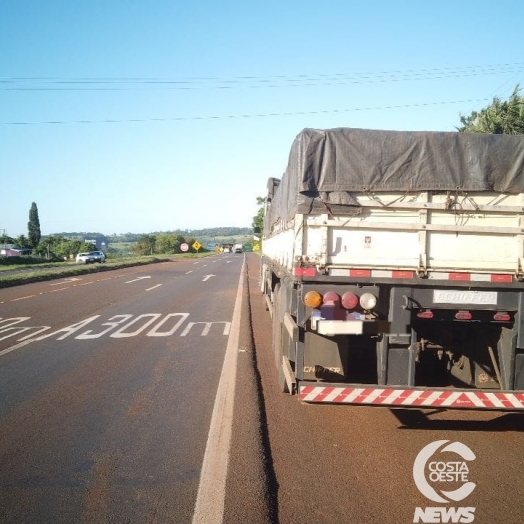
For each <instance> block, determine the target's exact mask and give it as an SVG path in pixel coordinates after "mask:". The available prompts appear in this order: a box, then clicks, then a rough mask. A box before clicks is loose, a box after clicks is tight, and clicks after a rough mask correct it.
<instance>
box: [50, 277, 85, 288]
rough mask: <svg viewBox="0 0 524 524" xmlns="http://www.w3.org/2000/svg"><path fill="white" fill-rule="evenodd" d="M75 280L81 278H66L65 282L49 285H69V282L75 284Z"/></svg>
mask: <svg viewBox="0 0 524 524" xmlns="http://www.w3.org/2000/svg"><path fill="white" fill-rule="evenodd" d="M77 280H82V279H81V278H77V277H71V278H67V279H65V280H61V281H60V282H55V283H53V284H49V285H50V286H59V285H60V284H69V283H70V282H76V281H77Z"/></svg>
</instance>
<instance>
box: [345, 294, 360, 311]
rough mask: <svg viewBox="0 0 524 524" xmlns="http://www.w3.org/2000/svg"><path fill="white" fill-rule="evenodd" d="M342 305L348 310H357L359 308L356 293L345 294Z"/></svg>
mask: <svg viewBox="0 0 524 524" xmlns="http://www.w3.org/2000/svg"><path fill="white" fill-rule="evenodd" d="M342 305H343V306H344V307H345V308H346V309H355V308H356V307H357V306H358V297H357V295H355V293H350V292H349V291H348V292H347V293H344V294H343V295H342Z"/></svg>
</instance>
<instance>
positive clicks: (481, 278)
mask: <svg viewBox="0 0 524 524" xmlns="http://www.w3.org/2000/svg"><path fill="white" fill-rule="evenodd" d="M428 279H429V280H454V281H456V282H470V281H471V282H499V283H511V282H513V276H512V275H499V274H489V273H441V272H431V273H428Z"/></svg>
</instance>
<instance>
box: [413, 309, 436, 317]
mask: <svg viewBox="0 0 524 524" xmlns="http://www.w3.org/2000/svg"><path fill="white" fill-rule="evenodd" d="M433 316H434V315H433V311H431V310H429V309H426V311H419V312H418V313H417V317H418V318H433Z"/></svg>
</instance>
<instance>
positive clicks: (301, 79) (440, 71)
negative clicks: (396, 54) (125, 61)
mask: <svg viewBox="0 0 524 524" xmlns="http://www.w3.org/2000/svg"><path fill="white" fill-rule="evenodd" d="M522 71H524V62H513V63H507V64H486V65H478V66H463V67H445V68H432V69H420V70H416V69H409V70H404V71H402V70H392V71H379V72H374V73H373V72H360V73H351V74H349V73H330V74H300V75H274V76H268V77H261V76H237V77H230V78H220V77H189V78H178V79H177V78H154V77H153V78H137V77H135V78H133V77H121V78H119V77H113V78H104V77H100V78H96V77H94V78H82V77H80V78H56V77H3V78H0V90H2V91H120V90H131V89H149V88H152V87H153V88H163V89H175V90H196V89H236V88H244V89H260V88H282V87H310V86H320V85H334V86H337V85H348V84H364V83H382V82H404V81H420V80H438V79H443V78H461V77H468V76H481V75H499V74H507V73H513V74H517V75H518V74H519V73H521V72H522Z"/></svg>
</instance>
